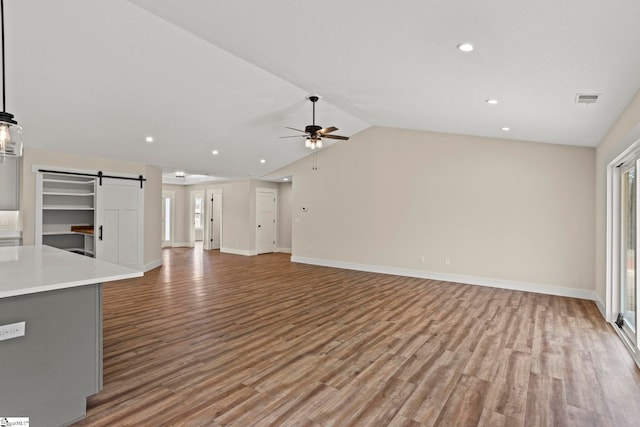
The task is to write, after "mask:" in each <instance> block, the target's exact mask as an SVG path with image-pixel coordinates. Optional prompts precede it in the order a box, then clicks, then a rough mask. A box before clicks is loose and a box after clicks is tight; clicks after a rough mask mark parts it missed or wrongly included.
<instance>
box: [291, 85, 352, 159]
mask: <svg viewBox="0 0 640 427" xmlns="http://www.w3.org/2000/svg"><path fill="white" fill-rule="evenodd" d="M308 99H309V101H311V103H312V105H313V124H311V125H308V126H305V128H304V130H301V129H296V128H291V127H288V126H286V128H287V129H291V130H295V131H296V132H302V133H303V135H293V136H282V137H281V138H298V137H305V138H307V139H306V140H305V143H304V146H305V147H307V148H310V149H312V150H315V149H316V148H322V138H328V139H340V140H343V141H346V140H348V139H349V137H348V136H340V135H330V133H331V132H335V131H337V130H338V128H337V127H335V126H330V127H328V128H323V127H322V126H318V125H316V102H318V100H319V99H320V97H318V96H316V95H312V96H310V97H309V98H308Z"/></svg>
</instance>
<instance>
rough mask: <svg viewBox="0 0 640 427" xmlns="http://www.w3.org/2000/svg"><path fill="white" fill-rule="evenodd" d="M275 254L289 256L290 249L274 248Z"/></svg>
mask: <svg viewBox="0 0 640 427" xmlns="http://www.w3.org/2000/svg"><path fill="white" fill-rule="evenodd" d="M276 252H282V253H285V254H290V253H291V248H276Z"/></svg>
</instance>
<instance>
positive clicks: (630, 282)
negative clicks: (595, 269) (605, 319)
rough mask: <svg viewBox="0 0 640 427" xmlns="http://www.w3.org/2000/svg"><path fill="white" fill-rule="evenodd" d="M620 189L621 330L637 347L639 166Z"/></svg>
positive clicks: (624, 172)
mask: <svg viewBox="0 0 640 427" xmlns="http://www.w3.org/2000/svg"><path fill="white" fill-rule="evenodd" d="M620 176H621V183H620V184H621V185H620V213H621V218H620V226H621V229H620V237H621V239H620V240H621V243H622V247H621V255H622V256H621V264H622V265H621V266H620V267H621V268H620V276H621V277H620V318H619V322H618V326H620V327H622V330H623V331H624V332H625V335H627V338H629V340H630V341H631V342H632V343H633V344H637V338H636V337H637V325H636V321H637V316H636V308H637V282H638V275H637V259H636V253H637V251H636V249H637V237H636V236H637V235H636V232H637V227H636V226H637V223H638V222H637V216H638V197H637V191H638V189H637V167H636V162H633V163H632V164H631V165H630V166H627V167H626V168H623V169H622V171H621V174H620Z"/></svg>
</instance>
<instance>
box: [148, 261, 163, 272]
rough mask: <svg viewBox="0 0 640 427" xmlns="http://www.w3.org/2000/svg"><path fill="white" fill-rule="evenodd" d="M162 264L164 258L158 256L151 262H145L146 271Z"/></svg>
mask: <svg viewBox="0 0 640 427" xmlns="http://www.w3.org/2000/svg"><path fill="white" fill-rule="evenodd" d="M160 266H162V258H158V259H157V260H155V261H151V262H150V263H148V264H145V265H144V272H145V273H146V272H147V271H149V270H153V269H154V268H158V267H160Z"/></svg>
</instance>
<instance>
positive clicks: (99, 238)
mask: <svg viewBox="0 0 640 427" xmlns="http://www.w3.org/2000/svg"><path fill="white" fill-rule="evenodd" d="M98 240H102V226H100V227H98Z"/></svg>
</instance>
